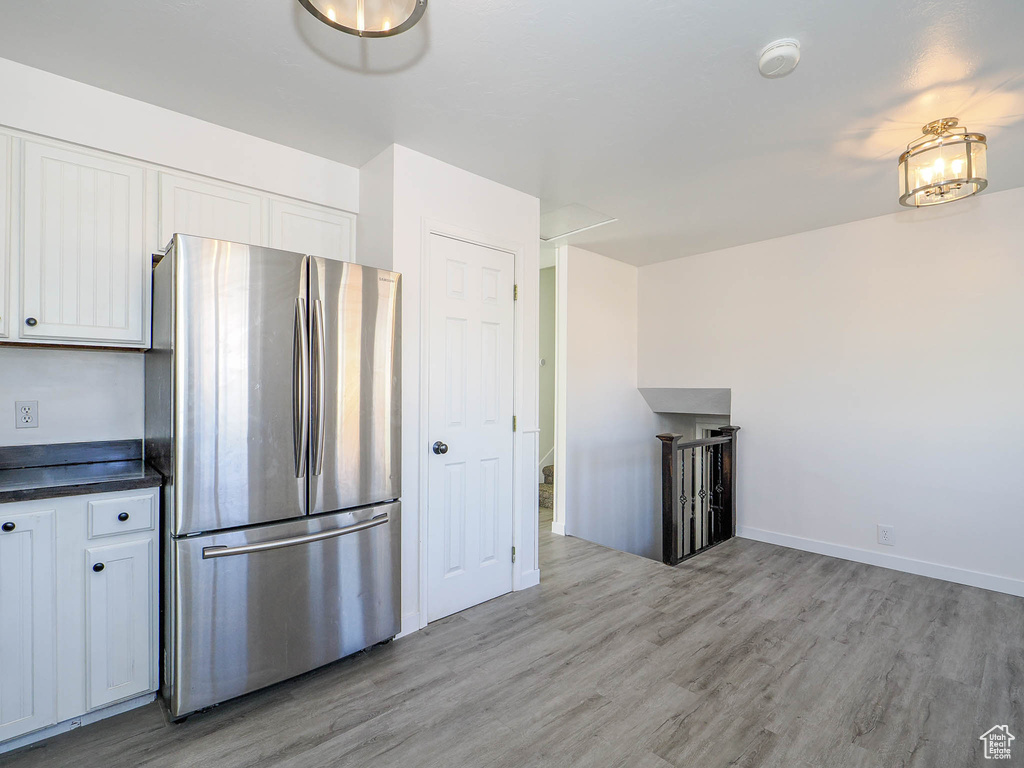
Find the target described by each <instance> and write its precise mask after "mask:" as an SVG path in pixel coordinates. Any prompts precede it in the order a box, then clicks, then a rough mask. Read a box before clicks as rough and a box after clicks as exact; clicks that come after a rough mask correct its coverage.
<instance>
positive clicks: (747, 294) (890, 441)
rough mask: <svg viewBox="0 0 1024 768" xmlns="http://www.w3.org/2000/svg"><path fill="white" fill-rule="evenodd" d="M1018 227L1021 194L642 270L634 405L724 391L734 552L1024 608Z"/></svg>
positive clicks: (1022, 245) (1023, 206) (1023, 204)
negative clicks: (1022, 599) (676, 389)
mask: <svg viewBox="0 0 1024 768" xmlns="http://www.w3.org/2000/svg"><path fill="white" fill-rule="evenodd" d="M1022 210H1024V189H1015V190H1010V191H1006V192H999V193H995V194H988V195H981V196H979V197H977V198H972V199H970V200H966V201H961V202H957V203H954V204H951V205H948V206H942V207H939V208H936V209H934V210H931V211H913V212H910V211H908V212H905V213H898V214H893V215H890V216H883V217H880V218H876V219H870V220H866V221H859V222H854V223H852V224H846V225H843V226H838V227H831V228H828V229H822V230H818V231H814V232H807V233H803V234H798V235H793V236H790V237H784V238H780V239H777V240H770V241H766V242H761V243H755V244H752V245H747V246H742V247H737V248H730V249H728V250H723V251H718V252H716V253H708V254H703V255H700V256H692V257H688V258H685V259H679V260H676V261H671V262H667V263H662V264H657V265H652V266H648V267H643V268H642V269H641V270H640V280H639V299H640V300H639V310H640V312H639V318H640V319H639V345H640V349H639V378H640V384H641V386H651V387H669V386H687V387H731V388H732V422H733V423H734V424H737V425H739V426H740V427H741V431H740V433H739V458H738V478H739V488H738V502H739V512H738V514H739V524H740V532H741V535H745V536H749V537H753V538H759V539H764V540H767V541H774V542H777V543H782V544H787V545H790V546H796V547H799V548H804V549H809V550H812V551H819V552H824V553H827V554H835V555H838V556H842V557H848V558H851V559H855V560H861V561H864V562H872V563H877V564H881V565H886V566H888V567H892V568H898V569H902V570H907V571H911V572H917V573H924V574H926V575H932V576H938V577H941V578H947V579H950V580H954V581H961V582H963V583H968V584H975V585H978V586H985V587H989V588H993V589H1001V590H1004V591H1008V592H1013V593H1015V594H1021V595H1024V557H1022V555H1021V553H1022V551H1024V550H1022V544H1024V514H1022V510H1024V470H1022V467H1024V298H1022V297H1024V217H1022V216H1021V211H1022ZM877 523H883V524H891V525H894V526H895V529H896V545H895V546H894V547H883V546H880V545H879V544H877V543H876V530H875V526H876V524H877Z"/></svg>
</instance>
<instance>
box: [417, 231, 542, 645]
mask: <svg viewBox="0 0 1024 768" xmlns="http://www.w3.org/2000/svg"><path fill="white" fill-rule="evenodd" d="M435 235H436V236H440V237H447V238H449V239H451V240H461V241H463V242H466V243H470V244H471V245H477V246H481V247H483V248H490V249H491V250H495V251H502V252H504V253H508V254H510V255H511V256H512V263H513V275H514V281H515V284H516V285H517V286H519V285H522V284H523V280H524V277H525V259H524V255H525V254H524V247H523V245H522V244H519V243H512V242H508V241H504V240H502V239H501V238H496V237H492V236H489V235H486V234H484V233H480V232H475V231H473V230H470V229H467V228H465V227H459V226H455V225H451V224H444V223H442V222H439V221H433V220H429V219H424V220H423V224H422V233H421V239H420V275H419V280H420V317H419V326H420V338H419V366H420V371H419V373H420V375H419V381H418V382H417V383H418V385H419V398H418V400H419V411H420V413H419V417H420V418H419V438H420V440H421V441H423V446H421V450H420V451H419V453H418V456H419V459H418V461H417V465H416V472H417V475H418V478H419V483H418V485H419V498H418V500H417V502H418V506H419V513H420V514H419V533H420V538H419V603H420V604H419V616H420V621H419V624H420V628H421V629H422V628H423V627H425V626H427V616H428V615H429V588H428V587H429V578H430V574H429V571H428V568H429V562H428V555H429V553H428V551H427V550H428V546H427V545H428V542H429V540H430V539H429V536H430V514H429V506H428V504H429V491H430V488H429V472H428V468H429V465H428V462H429V460H430V457H429V455H428V453H427V451H426V449H425V446H426V444H427V442H428V441H429V436H430V435H429V415H430V414H429V409H430V402H429V398H430V386H429V383H430V382H429V379H430V360H429V357H430V344H429V340H430V255H431V253H430V238H431V237H433V236H435ZM524 311H525V310H524V302H522V301H515V302H514V303H513V311H512V413H513V414H514V415H518V414H523V413H525V412H526V409H524V407H523V405H524V403H523V401H522V398H523V392H524V391H525V388H524V386H523V377H524V376H525V375H526V372H525V371H524V369H523V365H522V361H523V360H524V359H525V357H524V354H523V352H524V344H525V338H524V334H523V329H524V325H525V323H524V315H523V313H524ZM525 426H527V425H524V424H517V429H516V431H514V432H513V433H512V546H513V547H515V548H516V550H517V553H518V552H520V551H524V550H526V551H529V550H530V549H532V552H533V557H532V558H531V562H529V563H527V562H526V558H523V557H517V558H516V561H515V562H514V563H513V564H512V591H513V592H516V591H518V590H521V589H527V588H529V587H532V586H536V585H537V584H539V583H540V567H539V563H538V553H537V550H538V543H539V530H540V526H539V522H538V519H537V516H538V514H539V512H538V499H537V494H536V488H535V486H534V490H535V492H534V493H533V494H532V501H533V503H532V504H530V503H529V498H530V497H527V498H524V494H523V482H522V478H521V477H520V475H521V474H522V472H523V468H524V467H525V468H526V471H527V472H528V474H529V480H530V481H531V483H532V482H533V481H535V480H536V465H537V458H538V457H537V452H538V449H539V440H540V429H539V428H538V426H537V425H529V428H526V429H524V428H523V427H525ZM527 507H528V509H527ZM527 537H529V538H532V542H533V546H532V547H530V548H526V547H523V542H524V540H525V539H526V538H527ZM403 613H404V609H403Z"/></svg>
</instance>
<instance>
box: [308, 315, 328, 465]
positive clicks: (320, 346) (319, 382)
mask: <svg viewBox="0 0 1024 768" xmlns="http://www.w3.org/2000/svg"><path fill="white" fill-rule="evenodd" d="M313 343H314V344H316V351H315V356H314V361H315V365H314V368H313V397H314V398H316V400H315V402H314V407H315V408H316V414H315V420H314V422H313V429H314V430H316V431H315V433H314V434H313V439H312V445H313V467H312V470H311V471H312V474H313V475H314V476H317V475H319V474H320V473H321V472H323V469H324V440H325V438H326V433H327V429H326V426H327V424H326V419H327V390H326V389H325V387H324V378H325V372H326V370H327V340H326V339H325V338H324V305H323V302H322V301H320V299H314V300H313Z"/></svg>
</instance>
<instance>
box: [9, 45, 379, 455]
mask: <svg viewBox="0 0 1024 768" xmlns="http://www.w3.org/2000/svg"><path fill="white" fill-rule="evenodd" d="M0 125H4V126H7V127H10V128H15V129H17V130H22V131H29V132H32V133H36V134H40V135H43V136H48V137H51V138H56V139H60V140H62V141H70V142H75V143H78V144H82V145H85V146H89V147H93V148H97V149H102V150H104V151H107V152H114V153H118V154H121V155H124V156H126V157H131V158H135V159H138V160H144V161H146V162H150V163H157V164H161V165H166V166H169V167H172V168H178V169H182V170H186V171H190V172H192V173H198V174H202V175H205V176H211V177H214V178H219V179H223V180H226V181H230V182H233V183H236V184H244V185H247V186H251V187H255V188H257V189H262V190H265V191H268V192H273V193H275V194H280V195H287V196H290V197H296V198H300V199H303V200H309V201H311V202H315V203H321V204H324V205H329V206H333V207H336V208H341V209H344V210H348V211H353V212H358V210H359V192H360V190H359V171H358V170H356V169H355V168H351V167H349V166H347V165H342V164H341V163H336V162H334V161H332V160H327V159H324V158H321V157H317V156H315V155H310V154H308V153H306V152H300V151H298V150H296V149H292V148H290V147H285V146H281V145H279V144H274V143H272V142H269V141H265V140H263V139H258V138H255V137H253V136H249V135H247V134H244V133H240V132H238V131H233V130H230V129H227V128H223V127H221V126H218V125H213V124H212V123H207V122H204V121H202V120H197V119H195V118H192V117H188V116H186V115H181V114H178V113H175V112H171V111H169V110H166V109H162V108H160V107H154V106H153V105H151V104H146V103H144V102H141V101H136V100H134V99H129V98H127V97H125V96H119V95H117V94H114V93H110V92H108V91H103V90H101V89H99V88H94V87H92V86H89V85H84V84H83V83H78V82H75V81H73V80H68V79H66V78H63V77H58V76H57V75H52V74H50V73H48V72H43V71H41V70H38V69H32V68H31V67H26V66H24V65H21V64H16V63H14V62H11V61H8V60H6V59H0ZM142 392H143V373H142V357H141V355H139V354H138V353H129V352H121V353H110V352H96V351H87V350H53V349H28V348H15V347H0V445H12V444H13V445H17V444H29V443H50V442H74V441H82V440H105V439H119V438H136V437H142V433H143V415H142V398H143V394H142ZM33 393H38V397H36V396H34V395H33ZM22 399H27V400H36V399H38V400H39V414H40V418H39V421H40V426H39V428H38V429H20V430H14V429H13V426H14V402H15V400H22Z"/></svg>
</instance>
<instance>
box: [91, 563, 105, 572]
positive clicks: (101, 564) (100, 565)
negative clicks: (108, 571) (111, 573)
mask: <svg viewBox="0 0 1024 768" xmlns="http://www.w3.org/2000/svg"><path fill="white" fill-rule="evenodd" d="M92 569H93V570H94V571H96V573H99V572H100V571H102V570H103V563H96V565H94V566H93V567H92Z"/></svg>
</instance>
